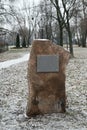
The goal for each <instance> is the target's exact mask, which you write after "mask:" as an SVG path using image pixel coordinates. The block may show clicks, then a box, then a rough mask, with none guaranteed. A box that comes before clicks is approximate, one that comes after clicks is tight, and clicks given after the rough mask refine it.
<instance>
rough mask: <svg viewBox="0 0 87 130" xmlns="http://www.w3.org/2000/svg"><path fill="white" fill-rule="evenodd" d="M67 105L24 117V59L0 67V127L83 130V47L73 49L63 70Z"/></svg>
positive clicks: (86, 115)
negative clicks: (50, 112)
mask: <svg viewBox="0 0 87 130" xmlns="http://www.w3.org/2000/svg"><path fill="white" fill-rule="evenodd" d="M66 93H67V99H68V108H67V112H66V113H65V114H61V113H56V114H55V113H54V114H51V115H49V114H46V115H44V116H37V117H35V118H30V119H29V118H27V117H26V115H25V112H26V103H27V94H28V84H27V62H23V63H19V64H16V65H13V66H10V67H8V68H4V69H1V70H0V130H87V48H83V49H82V48H75V58H73V59H71V60H70V61H69V64H68V66H67V70H66Z"/></svg>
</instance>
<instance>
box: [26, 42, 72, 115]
mask: <svg viewBox="0 0 87 130" xmlns="http://www.w3.org/2000/svg"><path fill="white" fill-rule="evenodd" d="M38 55H59V72H50V73H49V72H46V73H43V72H42V73H38V72H37V56H38ZM69 56H70V54H69V52H68V51H66V50H65V49H63V48H62V47H60V46H58V45H55V44H53V43H52V42H51V41H49V40H34V41H33V43H32V49H31V53H30V59H29V63H28V86H29V97H28V103H27V111H26V114H27V116H35V115H38V114H44V113H54V112H65V111H66V109H65V107H66V93H65V69H66V65H67V63H68V60H69Z"/></svg>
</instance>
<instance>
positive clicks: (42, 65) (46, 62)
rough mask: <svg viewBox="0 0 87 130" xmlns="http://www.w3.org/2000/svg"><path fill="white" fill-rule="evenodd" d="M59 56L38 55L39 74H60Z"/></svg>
mask: <svg viewBox="0 0 87 130" xmlns="http://www.w3.org/2000/svg"><path fill="white" fill-rule="evenodd" d="M58 71H59V55H37V72H58Z"/></svg>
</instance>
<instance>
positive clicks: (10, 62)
mask: <svg viewBox="0 0 87 130" xmlns="http://www.w3.org/2000/svg"><path fill="white" fill-rule="evenodd" d="M29 56H30V54H26V55H24V56H23V57H21V58H18V59H14V60H8V61H4V62H0V69H2V68H8V67H9V66H11V65H14V64H18V63H20V62H24V61H27V60H28V59H29Z"/></svg>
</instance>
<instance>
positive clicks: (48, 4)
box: [0, 0, 87, 55]
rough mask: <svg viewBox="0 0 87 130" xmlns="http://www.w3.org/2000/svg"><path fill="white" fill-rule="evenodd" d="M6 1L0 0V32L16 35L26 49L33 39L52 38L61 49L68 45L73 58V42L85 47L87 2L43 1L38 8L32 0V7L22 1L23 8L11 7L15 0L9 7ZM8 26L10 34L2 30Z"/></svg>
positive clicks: (78, 0) (81, 0)
mask: <svg viewBox="0 0 87 130" xmlns="http://www.w3.org/2000/svg"><path fill="white" fill-rule="evenodd" d="M4 1H5V0H1V1H0V24H1V27H0V32H7V33H9V34H12V32H13V33H14V32H16V33H15V34H16V35H15V37H16V38H15V40H16V43H18V41H19V42H21V45H22V46H23V47H26V46H29V44H30V43H31V40H32V39H33V38H47V39H51V40H52V41H54V42H56V43H57V44H59V45H61V46H63V44H64V43H67V47H68V45H69V49H70V53H71V54H72V55H73V41H74V42H76V43H77V44H78V45H79V46H82V47H86V39H87V1H86V0H40V2H39V4H38V5H37V6H36V5H35V4H34V1H33V7H30V3H29V1H25V0H23V7H22V8H19V7H17V6H14V4H12V3H15V2H17V1H16V0H8V1H10V2H9V4H5V3H6V2H4ZM19 2H20V1H19ZM14 21H15V22H14ZM5 23H8V24H9V25H10V26H11V28H12V29H11V30H10V31H9V30H7V29H6V28H4V27H3V25H4V24H5ZM12 36H13V35H12ZM18 39H19V40H18ZM20 39H21V40H20ZM16 46H17V44H16Z"/></svg>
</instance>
